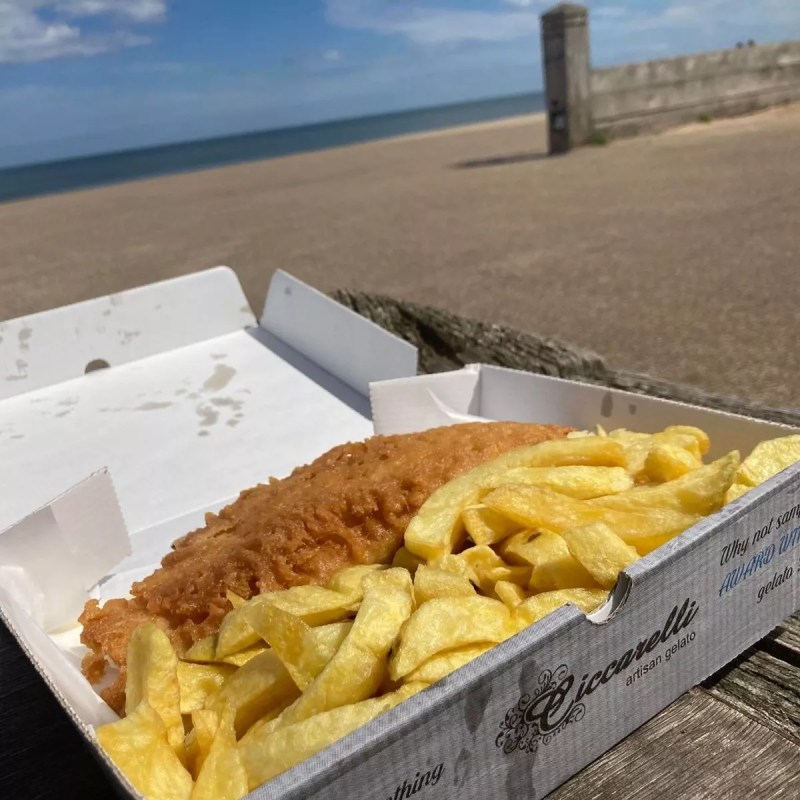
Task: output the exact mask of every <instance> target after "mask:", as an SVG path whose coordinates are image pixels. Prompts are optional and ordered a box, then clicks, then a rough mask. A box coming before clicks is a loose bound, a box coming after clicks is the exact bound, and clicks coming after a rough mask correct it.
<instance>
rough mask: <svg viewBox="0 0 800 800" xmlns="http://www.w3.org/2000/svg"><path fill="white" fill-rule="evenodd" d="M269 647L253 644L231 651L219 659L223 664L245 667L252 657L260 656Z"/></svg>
mask: <svg viewBox="0 0 800 800" xmlns="http://www.w3.org/2000/svg"><path fill="white" fill-rule="evenodd" d="M268 649H269V648H268V647H267V646H266V645H265V644H263V642H262V643H261V644H252V645H250V647H245V648H244V650H238V651H237V652H235V653H231V654H230V655H229V656H225V657H224V658H221V659H219V663H221V664H233V666H234V667H243V666H244V665H245V664H246V663H247V662H248V661H250V659H251V658H255V657H256V656H260V655H261V654H262V653H264V652H265V651H267V650H268Z"/></svg>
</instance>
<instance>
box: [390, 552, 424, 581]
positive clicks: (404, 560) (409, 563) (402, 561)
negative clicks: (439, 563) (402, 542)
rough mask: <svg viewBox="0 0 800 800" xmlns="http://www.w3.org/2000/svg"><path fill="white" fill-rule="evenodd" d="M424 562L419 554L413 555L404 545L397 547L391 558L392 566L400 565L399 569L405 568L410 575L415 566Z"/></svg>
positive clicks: (412, 573) (415, 568)
mask: <svg viewBox="0 0 800 800" xmlns="http://www.w3.org/2000/svg"><path fill="white" fill-rule="evenodd" d="M424 563H425V562H424V561H423V560H422V559H421V558H420V557H419V556H415V555H414V554H413V553H412V552H411V551H410V550H409V549H408V548H406V547H401V548H399V549H398V551H397V552H396V553H395V554H394V558H393V559H392V566H393V567H400V568H401V569H407V570H408V571H409V572H410V573H411V575H412V576H413V575H414V573H415V572H416V571H417V567H418V566H419V565H420V564H424Z"/></svg>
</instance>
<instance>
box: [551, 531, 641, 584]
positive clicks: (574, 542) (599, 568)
mask: <svg viewBox="0 0 800 800" xmlns="http://www.w3.org/2000/svg"><path fill="white" fill-rule="evenodd" d="M561 536H562V537H563V541H564V542H565V543H566V547H568V548H569V552H570V553H571V554H572V555H573V556H574V558H575V559H576V560H577V561H579V562H580V564H581V565H582V566H583V567H584V568H585V569H586V570H587V572H589V573H590V574H591V576H592V578H593V579H594V581H595V582H596V583H598V584H599V585H600V586H602V587H603V588H605V589H612V588H613V587H614V584H615V583H616V582H617V578H618V577H619V573H620V572H621V571H622V570H623V569H625V568H626V567H629V566H630V565H631V564H633V562H634V561H638V560H639V554H638V553H637V552H636V549H635V548H633V547H631V546H630V545H629V544H625V542H624V541H622V539H620V537H619V536H617V534H616V533H614V531H612V530H611V528H609V527H608V525H606V524H605V523H604V522H594V523H592V524H590V525H584V526H583V527H581V528H568V529H567V530H565V531H563V532H562V534H561Z"/></svg>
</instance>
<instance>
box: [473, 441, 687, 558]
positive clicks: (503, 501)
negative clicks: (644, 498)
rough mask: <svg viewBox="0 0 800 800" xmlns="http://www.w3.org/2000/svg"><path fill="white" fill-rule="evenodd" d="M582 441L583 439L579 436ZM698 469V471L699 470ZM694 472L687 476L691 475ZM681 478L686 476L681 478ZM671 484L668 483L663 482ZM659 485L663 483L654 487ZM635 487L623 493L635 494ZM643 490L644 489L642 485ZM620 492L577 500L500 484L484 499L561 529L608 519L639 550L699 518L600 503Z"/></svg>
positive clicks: (529, 521)
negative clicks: (621, 509) (625, 509)
mask: <svg viewBox="0 0 800 800" xmlns="http://www.w3.org/2000/svg"><path fill="white" fill-rule="evenodd" d="M578 441H580V440H578ZM698 471H699V470H697V471H696V472H698ZM694 474H695V473H690V474H689V475H687V476H685V477H687V478H689V477H692V476H693V475H694ZM680 480H683V478H681V479H680ZM663 485H664V486H668V485H669V484H663ZM653 488H654V489H655V488H660V487H653ZM634 491H637V490H634V489H631V490H630V492H625V493H623V494H632V493H633V492H634ZM642 491H644V489H642ZM619 496H621V495H609V496H608V497H607V498H600V499H597V500H574V499H573V498H571V497H566V496H565V495H562V494H558V493H557V492H552V491H550V490H548V489H542V488H539V487H538V486H519V485H517V486H513V487H511V486H501V487H500V488H499V489H496V490H495V491H493V492H492V493H491V494H489V495H487V497H486V498H485V502H486V504H487V505H488V506H491V507H492V508H495V509H496V510H497V511H500V512H501V513H502V514H506V515H508V516H510V517H514V518H515V519H517V520H518V521H519V522H521V523H522V524H523V525H527V526H528V527H531V528H543V529H546V530H550V531H555V532H556V533H561V532H562V531H564V530H566V529H567V528H578V527H580V526H582V525H588V524H590V523H592V522H605V523H606V524H607V525H608V526H609V527H610V528H611V530H613V531H614V532H615V533H616V534H617V535H618V536H620V537H621V538H622V539H624V540H625V541H626V542H627V543H628V544H631V545H633V546H634V547H635V548H636V549H637V550H638V551H639V553H641V552H642V550H641V549H640V547H639V544H640V543H647V545H648V546H649V545H652V544H653V543H654V542H656V541H658V542H659V544H656V545H655V546H656V547H658V546H660V545H661V544H663V543H664V542H666V541H669V539H671V538H672V537H673V536H676V535H677V534H679V533H682V532H683V531H685V530H686V529H687V528H690V527H691V526H692V525H694V523H695V522H697V520H698V519H700V517H699V516H698V515H697V514H686V513H683V512H680V511H675V510H674V509H671V508H642V509H640V510H637V511H620V510H618V509H616V508H605V507H603V506H602V505H599V503H600V502H601V500H602V501H606V500H608V501H611V500H613V499H614V498H617V497H619Z"/></svg>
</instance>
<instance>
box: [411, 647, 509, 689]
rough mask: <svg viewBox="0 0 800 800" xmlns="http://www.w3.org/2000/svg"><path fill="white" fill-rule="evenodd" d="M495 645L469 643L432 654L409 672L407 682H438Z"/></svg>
mask: <svg viewBox="0 0 800 800" xmlns="http://www.w3.org/2000/svg"><path fill="white" fill-rule="evenodd" d="M494 646H495V643H494V642H483V643H481V644H473V645H467V646H466V647H457V648H456V649H455V650H448V651H446V652H444V653H439V654H438V655H435V656H431V658H429V659H428V660H427V661H424V662H423V663H422V664H420V665H419V666H418V667H417V668H416V669H415V670H413V671H412V672H411V673H410V674H408V675H407V676H406V677H405V679H404V680H405V681H406V683H416V682H422V683H436V681H440V680H441V679H442V678H444V677H445V676H447V675H449V674H450V673H451V672H455V671H456V670H457V669H459V668H460V667H463V666H464V665H465V664H469V662H470V661H474V660H475V659H476V658H477V657H478V656H480V655H483V654H484V653H485V652H486V651H487V650H491V649H492V648H493V647H494Z"/></svg>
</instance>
